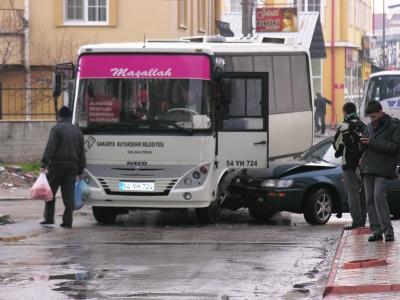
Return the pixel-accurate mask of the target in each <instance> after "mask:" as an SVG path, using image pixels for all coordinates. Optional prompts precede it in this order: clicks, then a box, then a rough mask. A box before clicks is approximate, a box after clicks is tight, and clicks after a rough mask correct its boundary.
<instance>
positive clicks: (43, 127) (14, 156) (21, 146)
mask: <svg viewBox="0 0 400 300" xmlns="http://www.w3.org/2000/svg"><path fill="white" fill-rule="evenodd" d="M54 125H55V122H54V121H30V122H27V121H10V122H6V121H2V122H0V161H2V162H6V163H11V162H12V163H14V162H26V161H34V160H38V159H40V158H41V156H42V154H43V150H44V147H45V146H46V143H47V139H48V137H49V133H50V129H51V127H52V126H54Z"/></svg>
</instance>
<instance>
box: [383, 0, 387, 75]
mask: <svg viewBox="0 0 400 300" xmlns="http://www.w3.org/2000/svg"><path fill="white" fill-rule="evenodd" d="M382 21H383V30H382V43H383V53H382V54H383V69H384V70H386V49H385V44H386V32H385V30H386V28H385V27H386V18H385V0H383V14H382Z"/></svg>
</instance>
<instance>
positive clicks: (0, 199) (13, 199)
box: [0, 196, 62, 202]
mask: <svg viewBox="0 0 400 300" xmlns="http://www.w3.org/2000/svg"><path fill="white" fill-rule="evenodd" d="M61 198H62V197H61V196H57V197H56V199H61ZM28 200H31V201H43V202H46V201H45V200H39V199H32V198H29V197H8V198H7V197H0V201H28Z"/></svg>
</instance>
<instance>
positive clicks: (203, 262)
mask: <svg viewBox="0 0 400 300" xmlns="http://www.w3.org/2000/svg"><path fill="white" fill-rule="evenodd" d="M3 207H6V206H3ZM31 214H32V213H31ZM38 215H39V218H37V220H33V219H32V222H33V221H34V222H35V224H36V223H37V221H40V214H39V213H38ZM31 217H32V216H31ZM20 218H21V216H20ZM347 221H348V217H347ZM21 222H22V223H23V221H21ZM345 222H346V220H344V219H336V217H332V219H331V221H330V222H329V223H328V224H327V225H324V226H311V225H308V224H307V223H305V221H304V219H303V216H302V215H295V214H289V213H281V214H277V215H276V216H274V218H273V219H272V220H271V222H270V223H268V224H258V223H255V222H254V221H253V220H252V219H251V218H250V217H249V216H248V213H247V210H241V211H238V212H230V211H225V212H223V215H222V217H221V220H220V222H219V223H218V224H217V225H212V226H200V225H198V224H197V221H196V217H195V214H194V212H193V211H191V210H189V211H187V212H185V211H180V212H162V211H135V212H131V214H129V215H124V216H120V217H119V218H118V221H117V223H116V224H115V225H112V226H102V225H98V224H96V223H95V221H94V219H93V217H92V215H91V210H90V208H84V209H83V210H81V211H79V212H76V213H75V223H74V228H72V229H62V228H59V227H58V225H55V226H49V227H48V228H45V229H42V231H41V232H40V234H38V235H37V236H36V237H31V238H28V239H24V240H21V241H19V242H13V243H12V242H8V243H4V242H3V243H2V242H0V299H7V300H8V299H178V300H179V299H189V300H191V299H225V300H227V299H321V295H322V292H323V290H324V287H325V284H326V280H327V275H328V272H329V270H330V266H331V261H332V258H333V255H334V252H335V249H336V244H337V242H338V239H339V237H340V234H341V229H342V226H343V224H344V223H345ZM18 223H19V222H17V223H16V224H14V225H13V226H18ZM7 226H10V225H7Z"/></svg>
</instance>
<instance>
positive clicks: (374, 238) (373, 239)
mask: <svg viewBox="0 0 400 300" xmlns="http://www.w3.org/2000/svg"><path fill="white" fill-rule="evenodd" d="M382 240H383V237H382V234H377V233H374V234H373V235H371V236H370V237H369V238H368V242H377V241H382Z"/></svg>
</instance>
